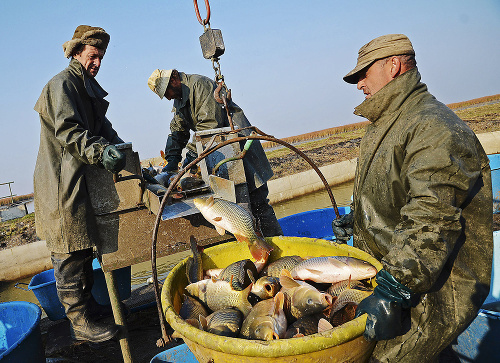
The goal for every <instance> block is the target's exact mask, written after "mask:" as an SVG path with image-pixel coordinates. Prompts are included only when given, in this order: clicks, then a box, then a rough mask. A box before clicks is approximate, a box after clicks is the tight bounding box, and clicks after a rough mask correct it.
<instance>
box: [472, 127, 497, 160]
mask: <svg viewBox="0 0 500 363" xmlns="http://www.w3.org/2000/svg"><path fill="white" fill-rule="evenodd" d="M477 138H478V139H479V141H480V142H481V145H483V148H484V151H486V154H488V155H490V154H498V153H500V131H495V132H485V133H482V134H477Z"/></svg>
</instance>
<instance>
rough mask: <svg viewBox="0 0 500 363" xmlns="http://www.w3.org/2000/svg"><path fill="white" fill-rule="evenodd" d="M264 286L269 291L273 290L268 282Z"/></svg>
mask: <svg viewBox="0 0 500 363" xmlns="http://www.w3.org/2000/svg"><path fill="white" fill-rule="evenodd" d="M264 287H265V288H266V290H267V291H269V292H271V290H272V287H271V285H270V284H266V285H264Z"/></svg>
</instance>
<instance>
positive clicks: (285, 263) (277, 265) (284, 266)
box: [261, 255, 304, 277]
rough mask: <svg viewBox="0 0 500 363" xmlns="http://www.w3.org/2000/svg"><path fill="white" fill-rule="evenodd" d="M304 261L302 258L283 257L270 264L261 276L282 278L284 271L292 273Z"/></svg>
mask: <svg viewBox="0 0 500 363" xmlns="http://www.w3.org/2000/svg"><path fill="white" fill-rule="evenodd" d="M303 260H304V259H303V258H302V257H300V256H296V255H294V256H283V257H281V258H279V259H277V260H276V261H274V262H272V263H270V264H269V265H267V266H266V267H264V269H263V270H262V272H261V276H272V277H280V275H281V271H282V270H287V271H292V269H293V268H294V267H295V266H297V265H298V264H299V263H300V262H302V261H303Z"/></svg>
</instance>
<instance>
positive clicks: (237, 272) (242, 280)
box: [217, 259, 257, 290]
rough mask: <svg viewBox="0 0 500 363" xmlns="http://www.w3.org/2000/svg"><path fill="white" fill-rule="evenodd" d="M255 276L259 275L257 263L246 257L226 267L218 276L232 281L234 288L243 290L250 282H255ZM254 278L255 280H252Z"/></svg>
mask: <svg viewBox="0 0 500 363" xmlns="http://www.w3.org/2000/svg"><path fill="white" fill-rule="evenodd" d="M253 276H257V268H256V267H255V264H254V263H253V262H252V261H250V260H248V259H246V260H241V261H236V262H233V263H232V264H230V265H229V266H227V267H226V268H224V269H223V270H222V271H221V272H220V273H219V274H218V276H217V278H218V279H219V280H224V281H227V282H231V284H232V285H231V287H232V288H233V289H234V290H243V289H244V288H245V287H247V286H248V285H250V283H252V282H255V280H254V279H253ZM252 280H253V281H252Z"/></svg>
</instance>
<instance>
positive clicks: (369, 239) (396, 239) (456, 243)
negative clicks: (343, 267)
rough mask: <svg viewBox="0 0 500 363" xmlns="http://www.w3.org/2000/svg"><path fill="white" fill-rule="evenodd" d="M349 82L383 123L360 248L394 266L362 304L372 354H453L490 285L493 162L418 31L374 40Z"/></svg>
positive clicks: (367, 143) (363, 207)
mask: <svg viewBox="0 0 500 363" xmlns="http://www.w3.org/2000/svg"><path fill="white" fill-rule="evenodd" d="M344 80H345V81H346V82H348V83H351V84H357V88H358V89H359V90H362V91H363V93H364V94H365V95H366V97H365V98H366V99H365V101H364V102H363V103H361V104H360V105H359V106H358V107H356V108H355V111H354V113H355V114H356V115H358V116H362V117H365V118H367V119H368V120H369V121H370V122H371V123H370V124H369V125H368V127H367V130H366V134H365V136H364V137H363V139H362V141H361V145H360V155H359V159H358V166H357V170H356V177H355V184H354V199H353V213H352V215H351V217H352V220H353V226H352V227H353V230H354V246H356V247H358V248H360V249H362V250H365V251H367V252H368V253H370V254H371V255H373V256H374V257H375V258H377V259H378V260H379V261H381V262H382V264H383V266H384V268H383V269H382V270H381V271H379V272H378V274H377V284H378V286H377V287H376V288H375V291H374V293H373V294H372V295H371V296H369V297H368V298H366V299H365V300H363V301H362V302H361V303H360V304H359V306H358V308H357V311H356V315H357V316H359V315H361V314H364V313H366V314H367V315H368V317H367V323H366V330H365V334H364V335H365V337H366V338H367V339H369V340H376V341H378V343H377V345H376V347H375V350H374V352H373V356H372V361H380V362H402V361H404V362H430V361H438V360H442V359H443V356H444V355H445V354H448V353H449V351H451V349H450V347H449V346H450V344H452V342H453V341H454V340H455V338H456V337H457V336H458V335H459V334H460V333H461V332H462V331H463V330H465V328H467V326H468V325H469V324H470V323H471V322H472V320H473V319H474V318H475V317H476V315H477V312H478V310H479V308H480V307H481V305H482V303H483V302H484V300H485V298H486V297H487V295H488V292H489V284H490V277H491V262H492V254H493V237H492V192H491V173H490V167H489V161H488V157H487V156H486V154H485V152H484V150H483V148H482V147H481V144H480V143H479V141H478V139H477V137H476V136H475V134H474V132H473V131H472V130H471V129H470V128H469V127H468V126H467V125H466V124H465V123H464V122H463V121H462V120H460V119H459V118H458V117H457V116H456V115H455V114H454V113H453V111H451V110H450V109H449V108H448V107H446V106H445V105H444V104H442V103H440V102H438V101H437V100H436V99H435V98H434V97H433V96H432V95H431V94H430V93H429V92H428V91H427V86H426V85H425V84H423V83H421V82H420V74H419V72H418V69H417V67H416V61H415V52H414V50H413V46H412V44H411V42H410V40H409V39H408V38H407V37H406V36H404V35H402V34H390V35H385V36H381V37H379V38H376V39H374V40H372V41H371V42H369V43H368V44H366V45H364V46H363V47H362V48H361V49H360V50H359V55H358V62H357V65H356V67H355V68H354V69H353V70H352V71H351V72H349V73H348V74H347V75H346V76H345V77H344ZM346 219H349V218H347V217H346ZM335 222H336V224H337V227H338V228H339V229H342V228H343V227H346V226H345V225H342V223H341V220H337V221H335ZM334 224H335V223H334ZM344 232H345V230H344ZM340 234H342V233H340Z"/></svg>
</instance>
